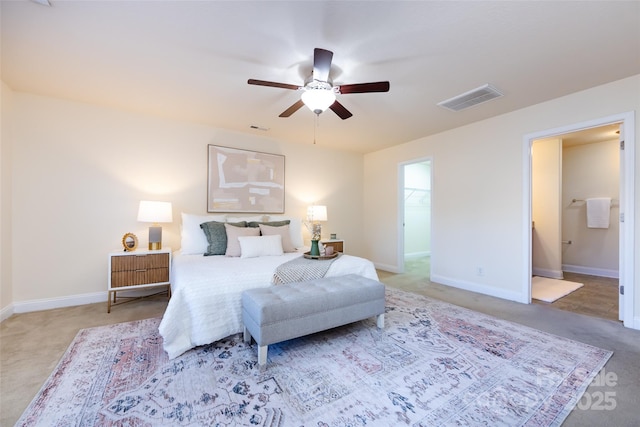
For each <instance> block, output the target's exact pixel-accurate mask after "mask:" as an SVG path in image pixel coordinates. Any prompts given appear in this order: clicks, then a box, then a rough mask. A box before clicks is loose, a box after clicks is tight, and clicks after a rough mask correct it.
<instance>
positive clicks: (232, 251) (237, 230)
mask: <svg viewBox="0 0 640 427" xmlns="http://www.w3.org/2000/svg"><path fill="white" fill-rule="evenodd" d="M224 228H225V230H227V251H226V252H225V255H226V256H236V257H237V256H240V255H241V254H242V250H241V248H240V241H239V240H238V238H239V237H242V236H256V237H257V236H259V235H260V229H259V228H258V227H236V226H234V225H230V224H225V225H224ZM202 234H204V233H202Z"/></svg>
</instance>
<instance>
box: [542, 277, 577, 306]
mask: <svg viewBox="0 0 640 427" xmlns="http://www.w3.org/2000/svg"><path fill="white" fill-rule="evenodd" d="M583 286H584V285H583V284H582V283H577V282H569V281H567V280H558V279H550V278H548V277H539V276H533V278H532V279H531V298H534V299H537V300H541V301H546V302H554V301H556V300H558V299H560V298H562V297H564V296H567V295H569V294H570V293H571V292H573V291H575V290H576V289H580V288H581V287H583Z"/></svg>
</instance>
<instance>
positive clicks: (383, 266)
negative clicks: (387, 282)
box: [373, 262, 401, 273]
mask: <svg viewBox="0 0 640 427" xmlns="http://www.w3.org/2000/svg"><path fill="white" fill-rule="evenodd" d="M373 266H374V267H375V268H376V270H382V271H388V272H389V273H401V271H400V270H399V269H398V267H397V266H395V265H390V264H380V263H378V262H374V263H373Z"/></svg>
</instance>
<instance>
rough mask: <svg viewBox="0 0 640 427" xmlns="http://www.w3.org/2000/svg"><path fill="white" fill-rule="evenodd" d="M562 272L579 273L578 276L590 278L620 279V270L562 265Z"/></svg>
mask: <svg viewBox="0 0 640 427" xmlns="http://www.w3.org/2000/svg"><path fill="white" fill-rule="evenodd" d="M562 270H564V271H566V272H567V273H578V274H586V275H589V276H598V277H610V278H612V279H619V278H620V273H619V272H618V270H608V269H606V268H593V267H583V266H581V265H570V264H562Z"/></svg>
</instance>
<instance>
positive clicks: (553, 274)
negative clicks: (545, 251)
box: [531, 267, 564, 280]
mask: <svg viewBox="0 0 640 427" xmlns="http://www.w3.org/2000/svg"><path fill="white" fill-rule="evenodd" d="M531 273H532V274H533V275H534V276H542V277H548V278H550V279H558V280H562V279H564V275H563V274H562V270H549V269H547V268H537V267H533V268H532V269H531Z"/></svg>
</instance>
